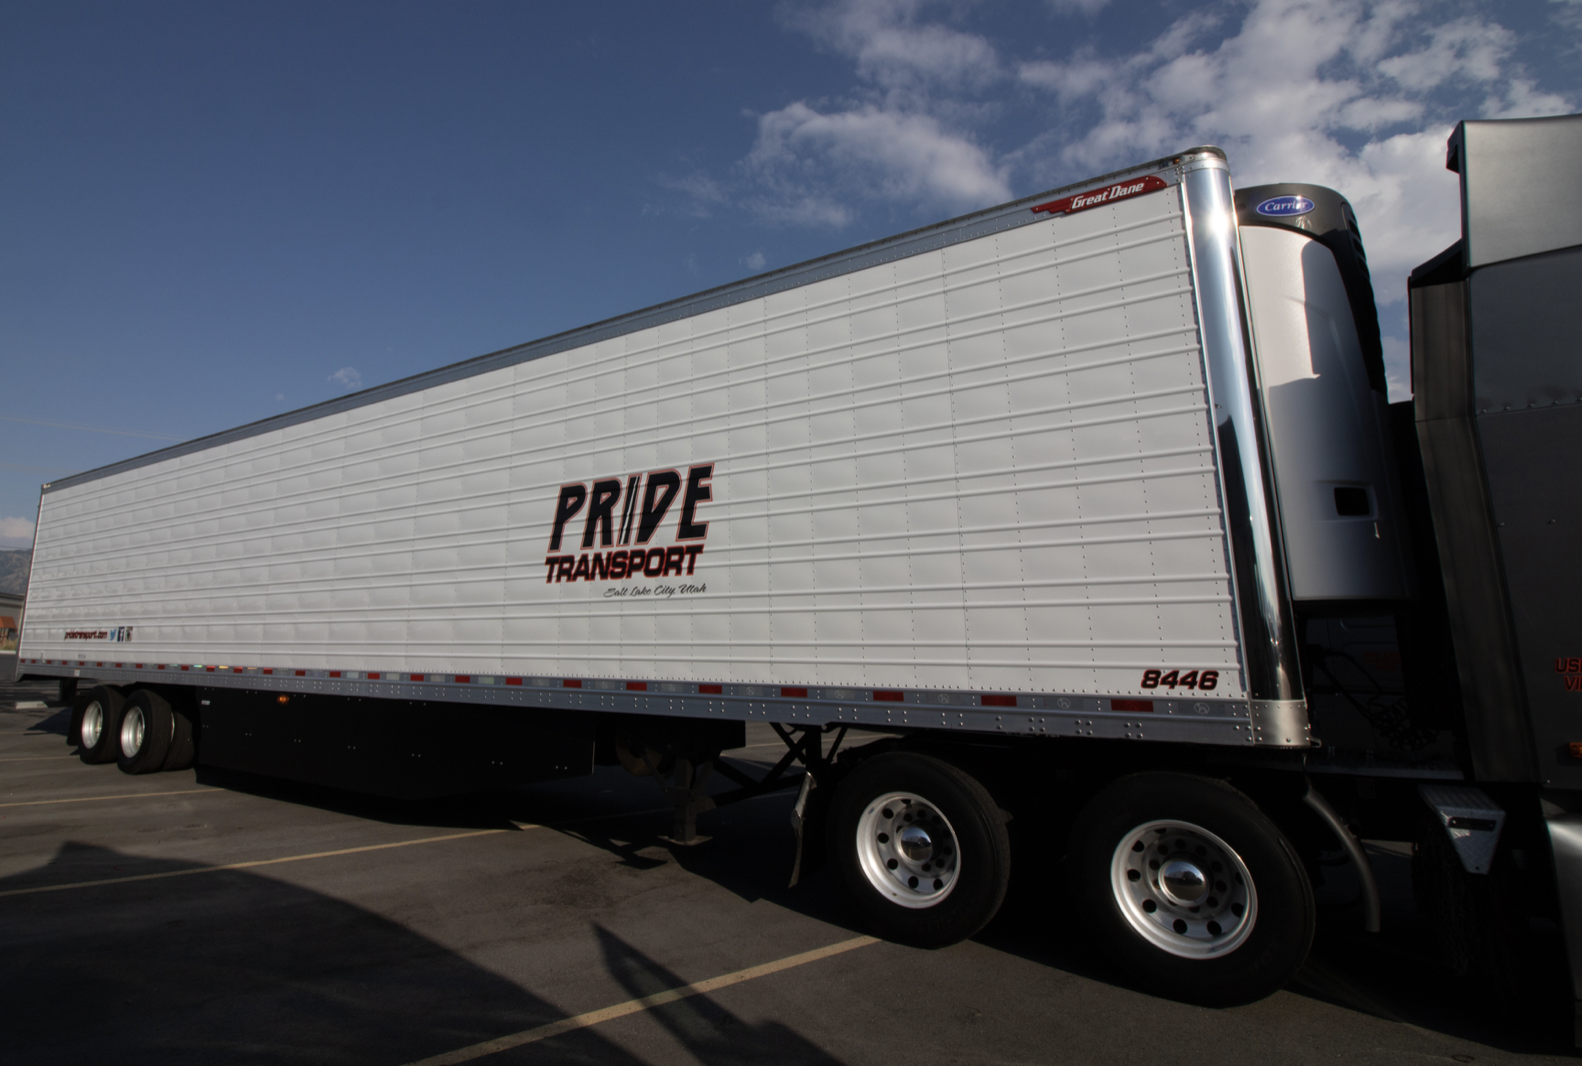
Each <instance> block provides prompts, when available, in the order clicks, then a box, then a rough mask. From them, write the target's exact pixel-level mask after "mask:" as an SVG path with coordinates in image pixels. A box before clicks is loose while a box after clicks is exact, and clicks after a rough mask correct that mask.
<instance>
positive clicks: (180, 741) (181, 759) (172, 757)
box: [163, 702, 198, 770]
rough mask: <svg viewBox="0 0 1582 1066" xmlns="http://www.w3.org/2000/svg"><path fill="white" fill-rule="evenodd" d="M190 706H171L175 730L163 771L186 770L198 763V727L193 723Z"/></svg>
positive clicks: (173, 729)
mask: <svg viewBox="0 0 1582 1066" xmlns="http://www.w3.org/2000/svg"><path fill="white" fill-rule="evenodd" d="M190 706H191V704H190V702H189V703H188V704H187V705H186V706H185V707H184V706H181V705H178V704H171V705H170V717H171V723H172V727H173V728H172V729H171V733H170V751H169V753H168V754H167V755H166V756H165V765H164V767H163V769H166V770H185V769H187V768H188V767H189V766H191V765H192V764H193V763H195V762H197V761H198V725H197V723H196V722H195V721H193V716H192V714H191V711H190V710H189V708H190Z"/></svg>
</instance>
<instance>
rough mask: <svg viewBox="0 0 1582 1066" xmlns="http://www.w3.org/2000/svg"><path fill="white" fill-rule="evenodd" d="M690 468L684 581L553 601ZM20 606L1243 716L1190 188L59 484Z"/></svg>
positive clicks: (599, 588)
mask: <svg viewBox="0 0 1582 1066" xmlns="http://www.w3.org/2000/svg"><path fill="white" fill-rule="evenodd" d="M705 464H712V477H711V478H710V479H709V480H707V481H705V482H702V484H704V485H706V486H707V487H708V488H709V490H710V495H711V497H712V498H710V499H708V500H707V501H705V502H701V503H699V504H698V505H697V506H696V510H695V523H694V524H696V523H703V522H707V528H708V533H707V536H706V538H705V539H703V540H701V541H700V542H699V543H701V544H702V545H703V551H702V552H701V553H699V554H697V556H696V558H695V559H689V560H688V562H689V563H690V564H691V565H690V567H689V569H691V571H692V572H691V573H689V574H687V575H685V577H686V580H681V579H680V578H678V577H677V576H675V575H674V574H672V575H669V576H667V577H665V578H663V579H651V578H643V577H638V578H628V579H625V580H609V579H605V580H591V581H590V580H586V579H578V580H564V578H562V580H559V581H555V580H552V578H554V577H556V576H560V575H557V574H555V573H554V570H553V568H549V567H546V563H545V560H546V558H547V557H549V556H552V555H557V554H569V555H580V554H582V551H581V549H580V543H581V541H580V538H581V535H582V534H583V533H584V527H585V518H586V515H585V513H583V512H585V511H587V510H591V507H589V506H587V505H585V506H584V508H583V511H581V512H579V513H577V514H575V515H573V516H572V518H571V520H570V521H569V522H567V523H566V525H565V531H564V534H563V536H564V539H563V548H564V549H565V550H564V551H560V552H555V551H550V550H549V542H550V537H551V532H552V527H553V525H554V516H555V513H556V507H557V500H558V494H559V492H560V489H561V487H562V486H564V485H568V484H587V485H591V484H592V483H593V482H596V481H598V480H600V479H615V480H618V481H619V482H620V483H621V487H622V489H623V490H624V489H625V488H626V487H627V484H628V480H627V479H628V478H630V477H631V476H633V475H644V481H643V482H640V483H639V489H638V492H639V493H641V492H642V491H643V486H645V485H646V481H647V478H646V475H648V474H650V473H652V472H656V471H664V470H670V469H673V470H676V471H678V472H679V474H680V475H681V476H682V477H683V478H684V477H685V475H686V473H687V472H688V471H689V470H690V469H692V468H694V467H697V466H700V465H705ZM663 489H664V486H661V491H660V492H659V493H658V498H660V499H662V497H663V494H664V493H663ZM623 494H624V492H623ZM634 502H635V504H636V508H635V509H637V510H638V511H639V513H640V510H641V506H642V503H643V500H642V499H641V498H639V499H637V500H635V501H634ZM681 502H682V501H681V499H680V497H679V496H678V497H677V498H676V499H675V500H674V501H673V502H672V505H671V507H670V508H669V509H668V511H667V513H666V515H665V518H664V521H663V523H662V524H661V525H660V526H659V527H658V528H657V529H656V530H655V532H654V533H653V536H652V540H651V541H650V542H649V544H648V545H647V546H648V547H650V548H651V547H654V546H669V545H671V544H674V543H675V542H676V533H677V527H678V525H679V522H678V516H679V512H680V510H681ZM623 503H624V501H622V500H620V499H619V498H618V499H617V501H616V506H615V507H613V509H612V517H614V518H617V519H618V518H619V515H620V512H621V511H622V506H621V505H622V504H623ZM656 503H657V500H656ZM635 524H637V523H634V525H635ZM617 525H618V523H617ZM600 532H601V531H599V530H596V531H595V543H594V544H593V546H592V547H593V549H594V550H595V551H597V552H600V553H602V552H603V551H608V550H610V549H606V548H605V547H604V545H603V543H602V539H601V538H600V537H599V536H598V534H599V533H600ZM614 532H615V533H616V542H617V543H616V547H619V546H620V545H619V533H620V531H619V529H618V528H617V529H616V530H615V531H614ZM34 580H35V582H36V584H35V596H34V599H33V601H32V602H31V603H30V605H29V619H28V621H29V630H28V635H29V645H30V647H29V648H28V653H29V654H30V655H42V656H45V657H49V658H54V657H66V656H70V655H72V654H74V653H75V652H76V651H77V650H78V649H79V648H80V646H81V645H79V644H76V643H75V642H73V641H68V640H66V639H64V637H65V634H66V633H67V632H68V631H75V630H85V629H100V628H104V627H125V626H130V627H133V645H135V648H136V653H135V654H136V656H137V657H138V658H140V659H151V660H155V661H160V662H168V663H193V662H196V663H204V664H215V663H218V664H222V665H227V666H235V665H242V666H259V667H262V666H271V667H277V668H310V669H327V668H343V669H346V670H352V671H377V672H381V673H383V672H391V673H401V672H408V673H410V672H428V671H434V672H441V671H449V672H456V673H466V674H479V675H508V674H551V675H565V676H578V677H580V676H589V677H628V678H633V677H635V678H667V679H684V680H693V681H697V680H711V681H712V680H728V681H734V682H772V683H776V684H786V683H803V684H836V685H841V684H844V685H854V686H905V687H967V688H988V689H1006V690H1024V691H1026V690H1033V691H1063V692H1073V693H1140V692H1142V690H1141V689H1140V688H1139V683H1140V680H1141V678H1142V675H1143V673H1144V671H1145V670H1147V669H1151V668H1158V667H1161V666H1163V667H1166V668H1172V667H1177V668H1181V669H1199V670H1205V669H1207V670H1215V671H1217V672H1218V674H1219V682H1218V686H1217V690H1216V691H1217V693H1218V694H1220V695H1224V696H1240V695H1242V694H1243V692H1242V688H1241V681H1240V675H1239V664H1238V662H1237V659H1236V654H1235V633H1234V621H1233V617H1232V614H1233V612H1232V606H1231V596H1230V589H1229V575H1228V572H1227V564H1226V560H1225V550H1224V533H1223V528H1222V524H1221V521H1220V517H1219V504H1218V499H1217V492H1216V489H1215V482H1214V472H1213V457H1212V437H1211V433H1210V431H1209V419H1208V410H1207V402H1206V396H1205V384H1204V380H1203V369H1202V360H1201V356H1200V353H1199V350H1198V344H1197V337H1196V324H1195V316H1194V313H1193V310H1192V292H1191V275H1190V270H1189V263H1188V253H1187V247H1186V240H1185V232H1184V224H1183V216H1182V212H1181V205H1180V199H1179V195H1178V193H1177V191H1176V190H1175V189H1174V188H1171V189H1167V190H1164V191H1163V192H1160V193H1156V194H1153V195H1148V196H1143V197H1138V198H1136V199H1132V200H1127V201H1123V202H1121V203H1117V204H1113V205H1109V206H1106V207H1101V208H1097V209H1093V210H1090V211H1086V212H1083V213H1080V214H1075V215H1071V216H1068V217H1061V218H1056V219H1052V220H1049V221H1043V222H1039V223H1036V224H1033V225H1028V226H1023V227H1020V228H1016V229H1010V230H1007V231H1004V232H1001V233H997V234H993V235H990V236H986V237H981V238H978V239H976V240H971V241H967V242H964V243H960V244H955V245H952V246H949V247H946V248H943V249H939V250H935V251H931V252H926V253H923V254H919V255H914V256H911V257H908V258H903V259H898V260H894V261H891V262H887V263H881V264H878V265H875V266H871V267H868V268H866V269H863V270H859V271H856V272H853V273H849V274H845V275H843V276H839V277H835V278H831V279H828V280H825V281H819V282H815V283H813V284H810V285H805V286H802V287H799V288H795V289H791V290H789V291H785V292H780V293H774V294H770V295H768V296H765V297H762V298H758V299H752V300H748V301H745V302H743V303H739V304H736V305H734V306H728V307H725V308H720V309H716V310H711V311H707V312H705V313H703V314H699V315H696V316H693V317H690V318H686V319H682V320H680V321H676V322H672V323H668V324H665V325H661V326H656V327H651V328H647V329H640V330H637V331H634V332H630V333H627V334H625V335H623V336H619V337H615V338H611V339H608V340H605V341H602V342H600V343H598V344H595V345H592V346H589V347H586V348H581V349H573V350H571V351H567V352H563V353H558V354H555V355H551V356H547V357H543V358H539V359H533V360H530V361H527V362H523V363H519V364H517V365H515V366H512V367H506V368H501V369H496V370H491V371H488V372H485V373H482V374H478V375H475V376H472V377H467V378H463V379H461V380H457V381H451V382H447V383H444V384H440V385H437V386H435V387H432V388H429V389H425V390H422V391H418V392H413V393H409V394H407V395H403V396H397V397H394V398H391V399H387V400H382V401H380V402H377V403H373V404H369V405H367V406H363V407H357V408H353V409H351V410H347V411H342V412H337V413H334V414H331V415H328V416H326V417H324V418H320V419H317V420H314V421H311V422H306V423H302V424H298V425H293V426H288V427H286V428H284V429H281V430H278V431H274V432H268V433H264V434H261V435H258V436H254V437H249V438H246V439H243V440H237V441H231V442H229V443H226V444H222V445H220V446H217V447H214V448H211V449H207V450H204V451H199V452H195V453H192V454H188V455H183V456H179V457H177V458H174V459H170V460H166V461H164V462H159V463H156V464H153V465H150V466H145V467H141V468H138V469H135V470H132V471H128V472H125V473H122V474H118V475H114V476H111V477H107V478H103V479H100V480H96V481H90V482H87V483H85V484H81V485H75V486H70V487H67V488H64V489H62V490H60V491H57V492H50V493H47V494H46V495H45V497H44V501H43V507H42V509H41V522H40V534H39V542H38V562H37V564H36V569H35V577H34ZM655 586H659V587H668V588H672V589H691V588H702V589H706V591H697V592H683V591H678V592H675V593H674V594H672V595H669V596H655V595H653V594H652V593H653V591H655ZM639 592H644V593H648V595H637V593H639ZM621 593H625V595H622V594H621ZM125 652H126V653H128V654H130V653H131V652H132V648H131V647H128V648H126V649H125Z"/></svg>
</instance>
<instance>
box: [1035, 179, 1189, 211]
mask: <svg viewBox="0 0 1582 1066" xmlns="http://www.w3.org/2000/svg"><path fill="white" fill-rule="evenodd" d="M1169 187H1170V186H1169V183H1168V182H1166V181H1165V180H1164V179H1163V178H1156V177H1154V176H1153V175H1152V174H1150V175H1148V176H1147V177H1145V178H1133V179H1132V180H1130V181H1120V182H1116V183H1115V184H1114V185H1108V186H1105V187H1104V188H1102V189H1094V190H1092V191H1091V192H1079V193H1077V194H1076V195H1075V196H1067V197H1066V198H1065V199H1063V200H1051V201H1049V202H1048V203H1047V204H1039V205H1038V206H1037V207H1035V208H1033V214H1035V215H1036V214H1038V213H1039V212H1040V211H1048V212H1049V213H1050V214H1051V215H1070V214H1073V213H1075V212H1077V211H1086V210H1087V209H1088V208H1090V207H1100V206H1102V205H1104V204H1113V203H1114V202H1115V201H1117V200H1125V199H1127V198H1128V197H1132V196H1141V195H1142V194H1143V193H1145V192H1158V191H1159V190H1160V189H1167V188H1169Z"/></svg>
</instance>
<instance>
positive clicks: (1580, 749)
mask: <svg viewBox="0 0 1582 1066" xmlns="http://www.w3.org/2000/svg"><path fill="white" fill-rule="evenodd" d="M1566 746H1567V747H1568V748H1570V749H1571V757H1572V758H1573V759H1582V740H1573V741H1572V742H1571V743H1570V744H1568V745H1566Z"/></svg>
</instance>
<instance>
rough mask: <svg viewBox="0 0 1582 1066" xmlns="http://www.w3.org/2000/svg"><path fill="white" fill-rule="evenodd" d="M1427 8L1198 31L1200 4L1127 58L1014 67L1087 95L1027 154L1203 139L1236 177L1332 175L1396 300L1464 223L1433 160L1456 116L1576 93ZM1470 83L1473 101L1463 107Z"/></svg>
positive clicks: (1337, 6) (1106, 162)
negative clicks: (1417, 268)
mask: <svg viewBox="0 0 1582 1066" xmlns="http://www.w3.org/2000/svg"><path fill="white" fill-rule="evenodd" d="M1423 14H1424V12H1423V10H1422V9H1421V8H1420V7H1419V6H1418V5H1416V4H1414V3H1410V2H1407V0H1381V2H1373V3H1369V2H1365V0H1255V2H1254V3H1253V4H1252V5H1251V7H1250V8H1249V9H1248V10H1247V14H1246V17H1245V19H1244V20H1243V21H1242V23H1241V25H1240V26H1239V27H1237V28H1235V30H1234V32H1232V33H1230V34H1229V35H1223V36H1222V35H1220V34H1210V33H1208V30H1209V29H1211V28H1212V27H1211V25H1210V24H1209V23H1207V22H1205V21H1204V16H1203V15H1202V13H1198V14H1195V15H1192V16H1188V17H1187V18H1184V19H1182V20H1180V21H1179V22H1178V23H1176V25H1174V26H1172V27H1171V28H1170V29H1169V30H1167V31H1166V32H1165V33H1163V34H1161V35H1160V36H1159V37H1158V38H1156V39H1155V40H1153V41H1152V42H1149V43H1148V44H1147V45H1146V46H1145V47H1143V48H1141V49H1139V50H1138V51H1136V52H1134V53H1132V54H1129V55H1121V56H1115V57H1109V58H1099V57H1097V56H1095V55H1094V54H1093V53H1092V52H1091V51H1089V52H1081V51H1079V52H1076V53H1074V54H1073V55H1072V56H1071V57H1070V58H1069V59H1067V60H1065V61H1063V62H1050V61H1042V62H1037V63H1028V64H1024V65H1023V66H1022V67H1021V68H1020V69H1019V71H1018V76H1019V78H1020V79H1021V81H1022V82H1023V83H1025V84H1028V85H1033V86H1037V87H1038V88H1041V89H1044V90H1047V91H1049V92H1051V93H1052V94H1054V96H1055V97H1056V99H1057V100H1058V101H1059V103H1060V105H1061V106H1062V108H1072V107H1073V106H1076V105H1084V104H1085V105H1086V106H1087V108H1088V109H1089V111H1088V114H1089V117H1090V119H1091V123H1090V124H1089V125H1088V126H1087V127H1086V128H1085V129H1077V130H1070V129H1069V127H1070V123H1069V122H1067V123H1061V124H1060V125H1061V126H1062V132H1065V131H1069V132H1070V134H1071V135H1070V136H1064V137H1062V136H1060V134H1050V135H1046V136H1045V137H1044V138H1042V139H1041V140H1040V141H1038V142H1035V144H1034V145H1031V146H1029V148H1028V149H1027V150H1025V151H1024V155H1025V156H1026V157H1028V158H1029V159H1036V158H1037V157H1038V156H1039V154H1040V153H1043V154H1044V159H1045V167H1046V169H1051V170H1063V171H1069V170H1071V169H1075V168H1081V169H1084V170H1086V171H1088V172H1089V173H1098V172H1100V171H1103V170H1106V169H1109V168H1111V167H1115V166H1122V165H1125V164H1127V163H1135V162H1140V161H1142V160H1144V159H1147V158H1149V157H1150V156H1158V155H1163V154H1166V153H1168V152H1171V151H1174V150H1176V149H1179V148H1181V147H1184V146H1186V145H1189V144H1203V143H1210V144H1218V145H1220V146H1222V147H1224V148H1225V149H1226V151H1227V154H1228V155H1229V156H1230V160H1231V165H1232V173H1233V174H1234V175H1235V177H1236V180H1237V182H1238V183H1239V184H1241V185H1252V184H1260V183H1263V182H1270V181H1308V182H1314V183H1316V184H1322V185H1329V186H1331V187H1333V188H1336V189H1339V190H1340V191H1341V192H1342V193H1344V194H1345V195H1346V197H1347V198H1348V199H1349V200H1351V202H1352V205H1353V206H1354V207H1355V208H1356V210H1357V214H1358V218H1359V221H1360V223H1361V226H1362V229H1363V239H1364V242H1365V243H1366V245H1367V247H1368V254H1369V259H1370V262H1371V264H1372V266H1373V271H1374V278H1375V288H1376V290H1377V293H1378V297H1379V301H1380V303H1381V304H1386V305H1389V304H1395V303H1398V302H1400V301H1401V300H1403V299H1404V296H1405V284H1404V280H1405V274H1406V272H1407V271H1408V270H1409V269H1410V268H1411V267H1412V266H1414V265H1416V264H1417V263H1419V262H1421V261H1423V260H1424V259H1427V258H1428V257H1429V256H1431V255H1433V254H1434V253H1435V252H1437V251H1439V250H1440V249H1441V248H1443V247H1445V246H1446V245H1448V244H1449V243H1450V242H1451V241H1453V240H1454V239H1455V238H1456V236H1458V234H1459V225H1460V223H1459V210H1458V207H1457V190H1456V181H1455V176H1454V175H1453V174H1450V173H1448V172H1446V171H1445V169H1444V143H1445V139H1446V137H1448V136H1449V134H1450V131H1451V128H1452V127H1453V125H1454V120H1455V119H1456V118H1460V117H1468V116H1469V114H1470V115H1478V114H1483V115H1490V116H1492V115H1494V114H1499V115H1511V114H1517V113H1524V114H1549V113H1555V112H1557V111H1561V110H1565V109H1567V108H1569V107H1570V106H1571V105H1570V103H1569V102H1568V101H1566V100H1565V99H1563V98H1561V97H1558V96H1556V95H1554V94H1547V93H1540V92H1538V91H1537V90H1536V89H1534V88H1533V86H1532V83H1531V82H1529V81H1526V80H1524V79H1523V78H1522V77H1521V71H1520V69H1519V68H1517V67H1515V66H1513V64H1512V63H1511V62H1510V55H1511V53H1512V50H1513V48H1514V47H1515V43H1516V39H1515V36H1514V35H1513V34H1512V33H1511V32H1510V31H1509V30H1507V29H1506V28H1504V27H1503V26H1500V25H1499V24H1497V23H1495V22H1492V21H1489V20H1488V19H1484V18H1479V17H1471V16H1469V17H1462V18H1457V19H1454V20H1452V21H1448V22H1444V23H1438V24H1434V23H1432V22H1431V20H1429V19H1425V18H1423V17H1421V16H1422V15H1423ZM1440 91H1446V92H1451V93H1452V95H1453V96H1455V97H1456V99H1455V100H1452V101H1450V102H1449V103H1448V104H1447V103H1445V102H1444V101H1445V99H1447V98H1443V97H1441V96H1436V95H1435V94H1436V93H1437V92H1440ZM1467 94H1471V96H1472V98H1473V99H1474V100H1475V101H1481V103H1474V104H1473V106H1472V110H1471V111H1470V112H1468V113H1466V114H1464V113H1462V112H1461V111H1459V110H1458V109H1457V108H1458V106H1461V107H1464V106H1465V105H1464V103H1463V102H1462V98H1463V97H1465V96H1466V95H1467Z"/></svg>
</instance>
